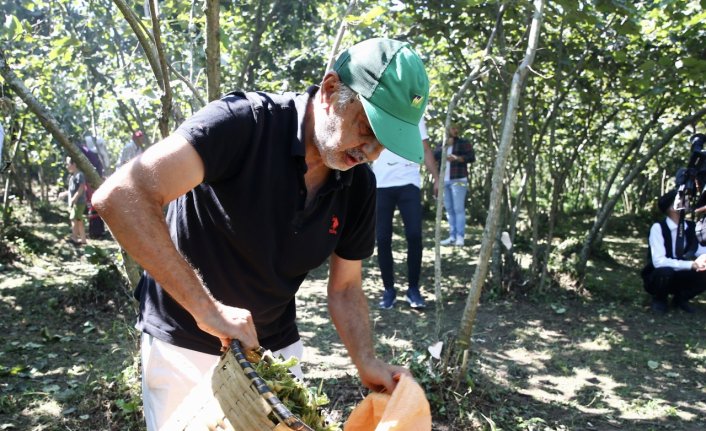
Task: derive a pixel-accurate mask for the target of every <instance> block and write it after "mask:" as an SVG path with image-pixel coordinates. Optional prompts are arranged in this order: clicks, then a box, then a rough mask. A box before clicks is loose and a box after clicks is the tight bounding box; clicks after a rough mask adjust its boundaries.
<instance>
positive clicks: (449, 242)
mask: <svg viewBox="0 0 706 431" xmlns="http://www.w3.org/2000/svg"><path fill="white" fill-rule="evenodd" d="M453 242H454V239H453V238H452V237H448V238H446V239H444V240H441V241H440V242H439V244H441V245H449V244H453Z"/></svg>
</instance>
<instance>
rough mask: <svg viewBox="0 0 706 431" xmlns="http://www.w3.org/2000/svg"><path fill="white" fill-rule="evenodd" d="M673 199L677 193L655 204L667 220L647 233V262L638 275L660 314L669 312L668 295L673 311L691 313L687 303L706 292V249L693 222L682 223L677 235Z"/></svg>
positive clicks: (665, 196)
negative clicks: (648, 259) (648, 234)
mask: <svg viewBox="0 0 706 431" xmlns="http://www.w3.org/2000/svg"><path fill="white" fill-rule="evenodd" d="M676 197H677V191H676V190H671V191H669V192H667V193H665V194H664V195H662V196H660V198H659V200H658V201H657V206H658V207H659V210H660V211H661V212H662V213H663V214H664V215H665V216H666V217H665V219H664V220H662V221H660V222H657V223H654V224H653V225H652V228H651V229H650V236H649V257H650V261H649V262H648V264H647V266H645V268H644V269H643V270H642V274H641V275H642V279H643V281H644V287H645V290H646V291H647V293H649V294H650V295H651V296H652V304H651V308H652V310H653V311H655V312H656V313H660V314H664V313H666V312H667V311H668V309H669V306H668V300H669V296H670V295H671V296H672V305H673V306H674V307H675V308H678V309H681V310H683V311H685V312H687V313H693V312H694V309H693V307H692V306H691V305H690V304H689V300H691V299H692V298H693V297H695V296H696V295H698V294H699V293H701V292H703V291H704V290H706V272H705V271H706V247H704V246H702V245H701V244H699V241H698V240H697V238H696V224H695V223H694V222H693V221H691V220H686V221H684V222H683V226H682V229H683V231H682V233H681V234H680V233H679V232H678V227H679V211H677V210H676V209H675V208H674V202H675V199H676Z"/></svg>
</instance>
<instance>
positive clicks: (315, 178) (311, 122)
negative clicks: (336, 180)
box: [304, 90, 331, 204]
mask: <svg viewBox="0 0 706 431" xmlns="http://www.w3.org/2000/svg"><path fill="white" fill-rule="evenodd" d="M319 91H321V90H319ZM317 96H318V92H317V93H316V95H315V96H314V97H312V98H311V99H309V103H308V104H307V106H306V114H305V117H304V161H305V162H306V174H304V182H305V183H306V191H307V204H308V203H309V202H311V199H313V198H314V196H316V193H318V191H319V189H320V188H321V186H322V185H323V184H324V182H326V179H327V178H328V176H329V173H330V172H331V168H329V167H328V166H326V165H325V164H324V161H323V159H322V158H321V153H320V152H319V149H318V147H317V146H316V143H315V142H314V127H315V119H314V110H315V109H317V107H316V106H315V105H316V97H317Z"/></svg>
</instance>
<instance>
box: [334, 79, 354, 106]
mask: <svg viewBox="0 0 706 431" xmlns="http://www.w3.org/2000/svg"><path fill="white" fill-rule="evenodd" d="M356 97H358V93H356V92H355V91H353V89H351V87H349V86H347V85H346V84H344V83H343V82H341V83H340V85H339V86H338V100H337V101H336V107H337V108H338V109H343V108H345V107H346V105H348V104H349V103H351V102H353V101H354V100H355V99H356Z"/></svg>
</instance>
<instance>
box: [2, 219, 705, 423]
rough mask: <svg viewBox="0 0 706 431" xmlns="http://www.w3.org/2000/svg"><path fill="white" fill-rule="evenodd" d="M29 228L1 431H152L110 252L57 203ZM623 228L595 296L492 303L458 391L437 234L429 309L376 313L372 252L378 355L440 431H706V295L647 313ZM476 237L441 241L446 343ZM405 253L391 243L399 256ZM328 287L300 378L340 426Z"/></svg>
mask: <svg viewBox="0 0 706 431" xmlns="http://www.w3.org/2000/svg"><path fill="white" fill-rule="evenodd" d="M40 216H41V217H40ZM21 219H22V223H21V226H20V227H14V228H12V229H11V232H10V235H9V237H10V238H11V244H10V246H9V247H7V244H5V245H6V247H3V248H0V265H2V266H0V314H1V315H2V316H3V318H2V319H0V346H1V347H0V349H2V350H0V430H4V429H17V430H67V429H69V430H84V429H85V430H88V429H92V430H94V429H101V430H103V429H105V430H108V429H110V430H139V429H143V428H142V423H141V411H140V406H139V383H138V381H137V376H138V375H139V363H138V361H137V360H136V349H137V342H136V334H135V331H134V330H133V329H132V324H133V322H134V313H135V304H134V302H133V301H132V300H131V299H130V295H129V292H128V291H127V289H126V288H125V287H124V286H123V284H122V282H121V279H120V277H119V275H118V272H117V269H116V266H117V265H119V261H118V260H117V253H116V251H117V249H116V247H115V244H114V243H112V242H111V241H109V240H101V241H91V245H90V247H86V248H84V249H83V250H77V249H74V248H73V247H70V246H69V245H68V244H67V243H66V242H65V241H64V240H63V238H64V237H65V236H66V235H67V234H68V227H67V225H66V224H65V223H64V221H63V220H62V218H61V217H60V216H58V215H57V213H56V211H55V210H54V209H50V210H45V211H38V212H36V213H35V215H34V216H33V217H30V218H21ZM573 226H575V227H576V226H579V227H578V228H577V229H578V230H580V229H581V226H580V225H576V224H574V225H573ZM615 226H616V227H615V229H614V230H613V231H612V232H611V233H610V234H609V235H608V236H607V237H606V241H605V242H606V247H605V248H604V250H606V253H605V255H604V256H603V258H602V260H601V261H600V262H592V263H591V266H590V268H589V278H588V280H587V287H588V290H587V292H585V293H582V294H578V293H577V292H575V291H574V290H572V289H571V288H570V287H569V285H568V284H567V285H562V282H561V280H563V278H562V277H560V276H558V275H556V273H554V272H551V274H552V275H553V280H555V283H553V284H551V285H550V286H549V287H548V288H547V289H546V290H545V291H544V292H536V291H529V292H524V293H523V292H519V291H514V292H511V294H510V295H507V294H505V295H498V294H494V293H492V292H489V293H486V294H484V296H483V297H482V299H481V306H480V309H479V312H478V317H477V323H476V327H475V332H474V336H473V340H472V342H473V354H472V357H471V358H470V361H471V367H470V368H471V371H470V376H469V381H470V382H471V383H472V385H471V387H470V389H467V388H463V387H461V388H459V389H458V390H456V391H454V392H452V391H451V389H450V388H449V387H448V386H445V385H443V386H439V385H436V386H435V380H434V378H435V376H434V375H433V374H430V373H428V372H427V371H424V370H428V366H429V362H428V361H429V359H428V355H425V352H426V350H427V347H428V346H430V345H431V344H432V343H434V342H435V341H437V340H436V336H435V333H436V330H435V329H436V311H435V306H436V298H435V296H434V295H433V244H432V240H431V237H432V227H431V225H427V226H426V229H427V239H426V240H425V248H426V249H425V255H424V265H423V271H422V278H423V285H424V291H425V296H426V297H427V298H428V301H429V307H428V309H427V311H425V312H417V311H413V310H411V309H410V308H409V307H408V306H406V304H404V303H398V306H397V307H396V308H395V309H393V310H378V309H377V308H376V304H377V300H378V298H379V295H380V293H381V281H380V277H379V271H378V269H377V267H376V264H375V258H373V259H370V260H369V261H368V262H366V264H365V285H364V288H365V290H366V292H367V293H368V294H369V295H368V296H369V298H370V307H371V319H372V322H373V326H374V331H375V337H376V341H377V347H378V352H379V353H380V354H381V355H382V356H384V357H385V358H386V359H388V360H393V361H397V362H402V363H405V364H409V365H411V366H412V367H413V368H414V369H415V370H416V371H417V372H418V374H419V380H420V381H421V382H422V383H423V384H424V385H425V387H426V388H427V395H428V397H429V399H430V400H431V401H432V412H433V419H434V427H433V428H434V429H435V430H449V431H451V430H468V429H487V430H492V429H496V430H497V429H503V430H613V429H615V430H694V431H695V430H703V429H706V391H705V390H704V385H705V384H706V341H705V340H706V337H704V329H706V303H704V301H703V300H701V301H697V302H696V303H695V306H696V308H697V313H696V314H694V315H687V314H685V313H682V312H676V311H672V312H670V313H669V314H668V315H667V316H654V315H652V314H651V313H650V312H649V310H648V306H647V305H648V304H647V298H646V296H645V295H644V294H643V292H642V288H641V285H640V282H639V278H638V277H637V275H636V274H637V269H638V268H639V267H640V264H641V259H642V257H643V255H644V244H642V242H643V240H644V237H645V235H646V233H645V232H646V230H647V229H648V228H649V221H645V222H644V225H641V224H640V223H637V224H635V223H628V222H620V221H618V222H616V223H615ZM640 230H642V231H644V232H642V231H640ZM399 234H400V232H399V231H398V232H397V235H399ZM479 237H480V231H479V228H477V227H475V228H473V229H472V230H471V232H470V240H469V241H468V242H467V246H466V247H464V248H454V247H442V254H443V267H442V271H443V281H442V293H443V300H442V303H443V306H444V307H443V312H442V315H441V320H442V322H443V324H442V328H441V334H442V335H444V334H448V333H450V332H453V331H454V330H455V329H457V328H458V325H459V321H460V319H461V315H462V312H463V308H464V305H465V301H466V295H467V291H468V284H469V280H470V277H471V275H472V271H473V270H474V268H475V263H476V255H477V252H478V247H479V245H478V238H479ZM403 249H404V241H403V240H402V238H401V237H399V236H397V237H396V241H395V253H396V261H397V262H403V261H404V250H403ZM552 265H553V266H557V267H558V265H561V262H560V261H557V262H554V261H553V262H552ZM398 270H399V271H398V272H399V277H398V278H399V280H400V284H401V286H400V290H403V289H404V268H403V266H402V265H398ZM325 285H326V268H321V269H319V270H316V271H314V272H313V273H312V274H311V276H310V277H309V279H308V280H307V282H305V284H304V286H303V287H302V289H301V291H300V293H299V294H298V303H299V307H298V310H299V315H298V317H299V321H300V328H301V333H302V337H303V338H304V341H305V344H306V345H307V348H308V350H307V357H306V358H305V364H304V368H305V372H306V373H307V376H308V379H309V381H310V382H311V384H312V386H313V385H317V386H318V384H319V383H321V384H323V387H324V389H325V390H326V392H327V393H328V395H329V397H330V398H331V408H332V411H333V414H334V416H338V417H346V416H347V414H348V412H349V411H350V409H351V408H352V407H353V406H354V405H355V403H357V402H358V401H359V400H360V399H362V397H363V396H364V395H365V390H364V389H362V388H361V387H360V385H359V383H358V381H357V379H356V378H355V370H354V369H353V368H352V367H351V365H350V362H349V361H348V359H347V357H346V355H345V350H344V349H343V348H342V346H341V343H340V341H339V339H338V337H337V335H336V333H335V331H333V329H332V327H331V324H330V321H329V319H328V316H327V311H326V298H325ZM400 299H401V295H400ZM442 398H443V399H446V400H454V403H450V402H448V401H447V402H446V404H445V405H442V404H439V403H438V401H437V400H439V399H442ZM451 404H455V405H451Z"/></svg>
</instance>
